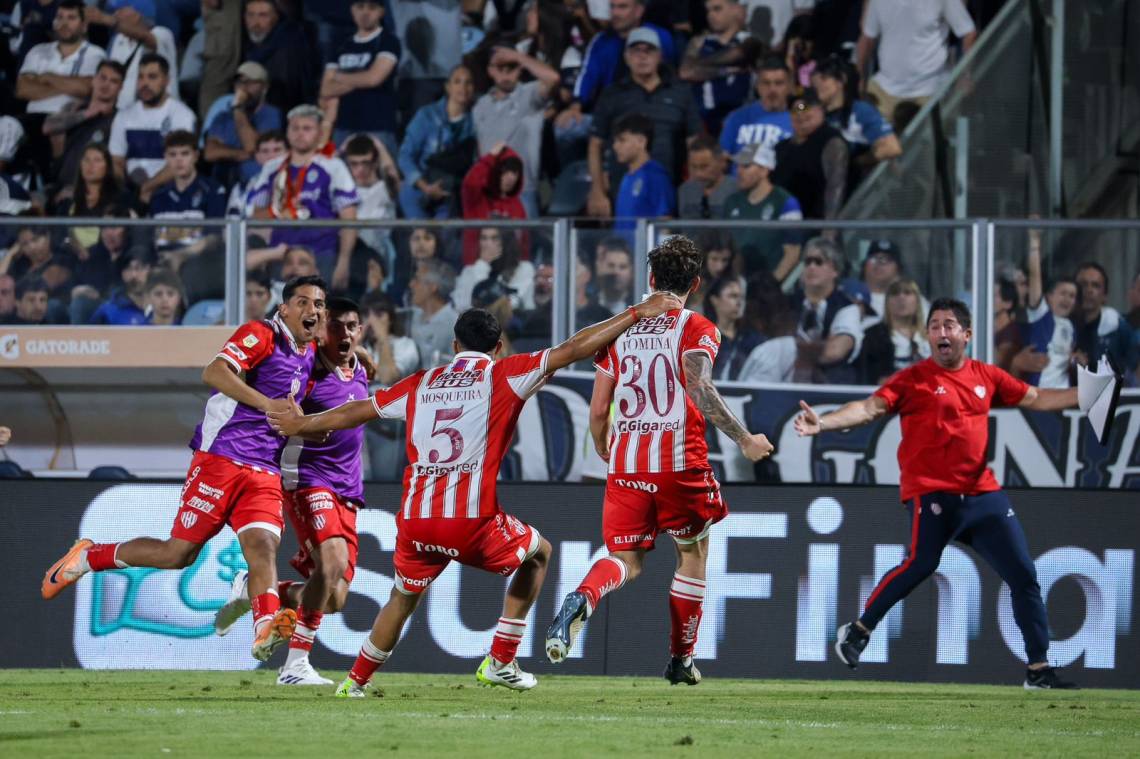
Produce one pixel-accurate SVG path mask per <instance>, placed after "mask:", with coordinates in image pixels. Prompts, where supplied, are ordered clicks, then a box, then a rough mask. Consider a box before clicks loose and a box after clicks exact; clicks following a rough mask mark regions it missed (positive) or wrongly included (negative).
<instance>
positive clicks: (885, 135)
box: [811, 55, 902, 189]
mask: <svg viewBox="0 0 1140 759" xmlns="http://www.w3.org/2000/svg"><path fill="white" fill-rule="evenodd" d="M851 72H852V70H851V64H850V63H847V62H846V61H844V60H842V59H841V58H839V56H834V55H833V56H830V57H828V58H826V59H824V60H823V61H822V62H820V64H819V65H818V66H816V68H815V71H814V72H812V75H811V83H812V86H813V87H815V91H816V92H817V93H818V94H819V99H820V102H821V103H823V108H824V111H825V112H826V114H827V123H828V124H829V125H830V126H832V127H834V128H835V129H838V130H839V133H840V134H842V135H843V139H845V140H847V145H848V147H849V150H850V156H851V166H850V167H849V168H848V170H849V172H850V177H849V178H848V183H847V184H848V187H849V188H852V189H853V188H854V187H855V186H856V185H858V184H859V180H860V179H862V178H863V177H864V176H866V174H867V173H869V172H870V170H871V168H872V167H873V166H874V165H875V164H876V163H879V162H880V161H889V160H890V159H892V158H897V157H898V156H900V155H902V145H900V144H899V138H898V137H897V136H895V132H894V129H892V128H891V123H890V122H889V121H887V120H886V119H885V118H883V114H881V113H879V111H878V110H876V108H875V106H873V105H871V104H870V103H868V102H867V101H866V100H854V99H852V97H851V93H850V90H852V89H854V88H853V87H851V86H849V84H848V79H849V77H850V75H851Z"/></svg>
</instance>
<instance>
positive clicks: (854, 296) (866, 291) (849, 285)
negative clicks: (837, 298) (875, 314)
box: [839, 279, 871, 306]
mask: <svg viewBox="0 0 1140 759" xmlns="http://www.w3.org/2000/svg"><path fill="white" fill-rule="evenodd" d="M839 290H840V291H841V292H842V293H843V294H844V295H846V296H847V297H848V298H850V299H851V301H852V302H853V303H862V304H863V305H864V306H869V305H871V288H869V287H867V283H866V282H864V281H862V280H859V279H844V280H842V281H840V283H839Z"/></svg>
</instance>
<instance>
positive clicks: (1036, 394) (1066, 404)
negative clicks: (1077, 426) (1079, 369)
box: [1017, 385, 1077, 411]
mask: <svg viewBox="0 0 1140 759" xmlns="http://www.w3.org/2000/svg"><path fill="white" fill-rule="evenodd" d="M1017 405H1018V408H1027V409H1029V410H1031V411H1062V410H1064V409H1067V408H1076V406H1077V389H1076V388H1075V387H1070V388H1066V389H1064V390H1048V389H1042V388H1039V387H1033V386H1032V385H1030V387H1029V390H1028V391H1027V392H1026V393H1025V397H1024V398H1022V399H1021V402H1020V403H1018V404H1017Z"/></svg>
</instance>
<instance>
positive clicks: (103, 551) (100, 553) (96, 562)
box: [87, 543, 119, 572]
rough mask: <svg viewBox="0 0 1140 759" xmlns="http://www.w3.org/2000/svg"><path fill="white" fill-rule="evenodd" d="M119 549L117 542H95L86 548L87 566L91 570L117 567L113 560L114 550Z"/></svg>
mask: <svg viewBox="0 0 1140 759" xmlns="http://www.w3.org/2000/svg"><path fill="white" fill-rule="evenodd" d="M117 550H119V544H118V543H96V544H95V545H93V546H91V547H90V548H88V549H87V566H89V567H91V571H92V572H103V571H105V570H108V569H118V568H119V565H118V563H116V561H115V551H117Z"/></svg>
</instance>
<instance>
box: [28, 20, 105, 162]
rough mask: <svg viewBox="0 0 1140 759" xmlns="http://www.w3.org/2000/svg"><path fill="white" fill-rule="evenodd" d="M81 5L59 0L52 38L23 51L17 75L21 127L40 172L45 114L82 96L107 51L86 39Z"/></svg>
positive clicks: (47, 153)
mask: <svg viewBox="0 0 1140 759" xmlns="http://www.w3.org/2000/svg"><path fill="white" fill-rule="evenodd" d="M85 16H86V6H85V5H84V4H83V3H82V2H81V0H59V4H58V6H57V8H56V11H55V20H54V21H53V23H52V29H53V30H54V32H55V39H56V41H55V42H43V43H40V44H38V45H36V46H35V47H33V48H32V49H31V50H29V51H28V53H27V56H26V57H25V58H24V60H23V63H22V64H21V66H20V73H19V76H18V77H17V79H16V97H17V98H19V99H20V100H26V101H27V102H28V105H27V115H26V116H25V117H24V130H25V132H26V134H27V137H28V150H29V151H30V157H31V159H32V161H33V163H34V164H35V165H36V168H37V169H38V170H39V172H40V174H41V175H42V176H44V177H47V176H49V167H50V162H51V146H50V144H49V142H48V141H47V139H46V136H45V135H44V131H43V124H44V120H45V118H46V117H47V115H48V114H51V113H58V112H60V111H62V110H63V109H64V108H66V107H67V106H69V105H71V104H73V103H77V102H81V101H83V100H85V99H87V98H88V97H89V96H90V94H91V78H92V77H93V76H94V74H95V69H96V67H98V65H99V62H100V61H102V60H103V59H104V58H105V57H106V53H105V52H104V51H103V48H101V47H99V46H98V45H93V44H91V43H90V42H88V41H87V22H86V20H85Z"/></svg>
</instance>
